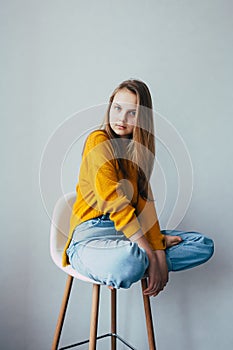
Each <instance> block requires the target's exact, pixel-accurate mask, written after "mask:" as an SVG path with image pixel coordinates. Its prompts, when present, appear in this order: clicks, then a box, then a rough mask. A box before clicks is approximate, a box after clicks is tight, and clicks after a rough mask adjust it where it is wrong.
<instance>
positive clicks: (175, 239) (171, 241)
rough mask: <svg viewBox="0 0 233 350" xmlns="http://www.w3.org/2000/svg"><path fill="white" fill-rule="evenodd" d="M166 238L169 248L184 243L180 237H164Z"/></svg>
mask: <svg viewBox="0 0 233 350" xmlns="http://www.w3.org/2000/svg"><path fill="white" fill-rule="evenodd" d="M164 238H165V242H166V247H167V248H170V247H173V246H174V245H177V244H179V243H180V242H181V241H182V238H181V237H179V236H169V235H164Z"/></svg>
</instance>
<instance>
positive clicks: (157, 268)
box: [144, 250, 168, 297]
mask: <svg viewBox="0 0 233 350" xmlns="http://www.w3.org/2000/svg"><path fill="white" fill-rule="evenodd" d="M153 253H154V256H155V258H156V259H155V261H156V262H154V263H153V266H151V265H150V266H149V268H148V275H149V276H148V277H149V284H148V288H146V289H145V290H144V294H145V295H149V296H154V297H155V296H156V295H158V294H159V293H160V292H161V291H162V290H163V289H164V288H165V286H166V284H167V283H168V268H167V262H166V255H165V251H164V250H155V251H153ZM154 274H159V275H160V278H159V280H160V283H159V285H157V287H156V288H154V289H152V288H151V287H150V281H151V279H153V275H154Z"/></svg>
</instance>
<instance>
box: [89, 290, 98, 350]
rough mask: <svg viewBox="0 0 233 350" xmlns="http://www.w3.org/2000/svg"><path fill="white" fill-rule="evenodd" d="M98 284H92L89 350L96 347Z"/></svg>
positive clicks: (93, 349)
mask: <svg viewBox="0 0 233 350" xmlns="http://www.w3.org/2000/svg"><path fill="white" fill-rule="evenodd" d="M99 295H100V285H99V284H93V291H92V309H91V322H90V342H89V350H95V349H96V337H97V327H98V314H99Z"/></svg>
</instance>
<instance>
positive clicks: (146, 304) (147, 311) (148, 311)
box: [141, 278, 156, 350]
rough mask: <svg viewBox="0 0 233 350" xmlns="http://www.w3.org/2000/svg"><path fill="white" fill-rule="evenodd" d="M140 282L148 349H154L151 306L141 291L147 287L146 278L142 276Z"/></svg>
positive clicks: (148, 299) (146, 296)
mask: <svg viewBox="0 0 233 350" xmlns="http://www.w3.org/2000/svg"><path fill="white" fill-rule="evenodd" d="M141 284H142V295H143V301H144V308H145V316H146V326H147V335H148V343H149V349H150V350H156V345H155V336H154V328H153V321H152V314H151V308H150V298H149V296H148V295H144V294H143V291H144V290H145V289H146V288H147V279H146V278H143V279H142V280H141Z"/></svg>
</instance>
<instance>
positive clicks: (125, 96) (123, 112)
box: [109, 89, 137, 137]
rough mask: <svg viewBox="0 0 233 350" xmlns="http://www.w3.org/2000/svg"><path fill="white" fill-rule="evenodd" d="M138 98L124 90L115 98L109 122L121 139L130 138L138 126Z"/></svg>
mask: <svg viewBox="0 0 233 350" xmlns="http://www.w3.org/2000/svg"><path fill="white" fill-rule="evenodd" d="M136 109H137V96H136V95H135V94H134V93H132V92H131V91H129V90H127V89H122V90H120V91H118V92H117V93H116V95H115V96H114V99H113V102H112V105H111V108H110V111H109V122H110V126H111V128H112V130H113V131H114V132H115V133H116V134H117V135H118V136H120V137H130V135H131V134H132V132H133V129H134V126H135V124H136Z"/></svg>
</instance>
